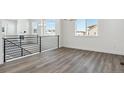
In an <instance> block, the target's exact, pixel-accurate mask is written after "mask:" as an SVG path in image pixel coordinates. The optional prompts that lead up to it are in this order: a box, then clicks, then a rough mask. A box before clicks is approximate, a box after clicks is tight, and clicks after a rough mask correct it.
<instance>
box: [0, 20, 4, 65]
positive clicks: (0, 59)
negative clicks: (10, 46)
mask: <svg viewBox="0 0 124 93" xmlns="http://www.w3.org/2000/svg"><path fill="white" fill-rule="evenodd" d="M1 27H2V22H1V20H0V64H2V63H3V43H2V29H1Z"/></svg>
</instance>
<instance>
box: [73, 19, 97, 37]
mask: <svg viewBox="0 0 124 93" xmlns="http://www.w3.org/2000/svg"><path fill="white" fill-rule="evenodd" d="M83 20H85V24H86V27H85V31H86V32H88V31H87V20H88V19H83ZM75 22H76V21H75ZM96 25H97V31H98V20H97V23H96ZM76 32H77V31H76V24H75V33H74V36H75V37H98V32H97V35H91V36H90V35H80V36H78V35H76Z"/></svg>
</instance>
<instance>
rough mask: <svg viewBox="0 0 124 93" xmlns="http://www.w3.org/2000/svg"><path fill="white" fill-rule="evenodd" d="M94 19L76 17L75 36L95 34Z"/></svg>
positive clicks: (95, 23)
mask: <svg viewBox="0 0 124 93" xmlns="http://www.w3.org/2000/svg"><path fill="white" fill-rule="evenodd" d="M97 35H98V30H97V20H96V19H77V20H76V21H75V36H97Z"/></svg>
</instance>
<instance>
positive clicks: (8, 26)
mask: <svg viewBox="0 0 124 93" xmlns="http://www.w3.org/2000/svg"><path fill="white" fill-rule="evenodd" d="M1 24H2V27H4V28H5V33H4V34H3V35H16V34H17V21H16V20H10V19H3V20H1Z"/></svg>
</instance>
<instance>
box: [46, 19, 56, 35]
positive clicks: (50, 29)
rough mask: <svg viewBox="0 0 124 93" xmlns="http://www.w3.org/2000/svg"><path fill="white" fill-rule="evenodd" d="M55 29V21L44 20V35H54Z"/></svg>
mask: <svg viewBox="0 0 124 93" xmlns="http://www.w3.org/2000/svg"><path fill="white" fill-rule="evenodd" d="M55 29H56V20H55V19H46V20H45V22H44V34H45V35H55V34H56V32H55Z"/></svg>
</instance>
